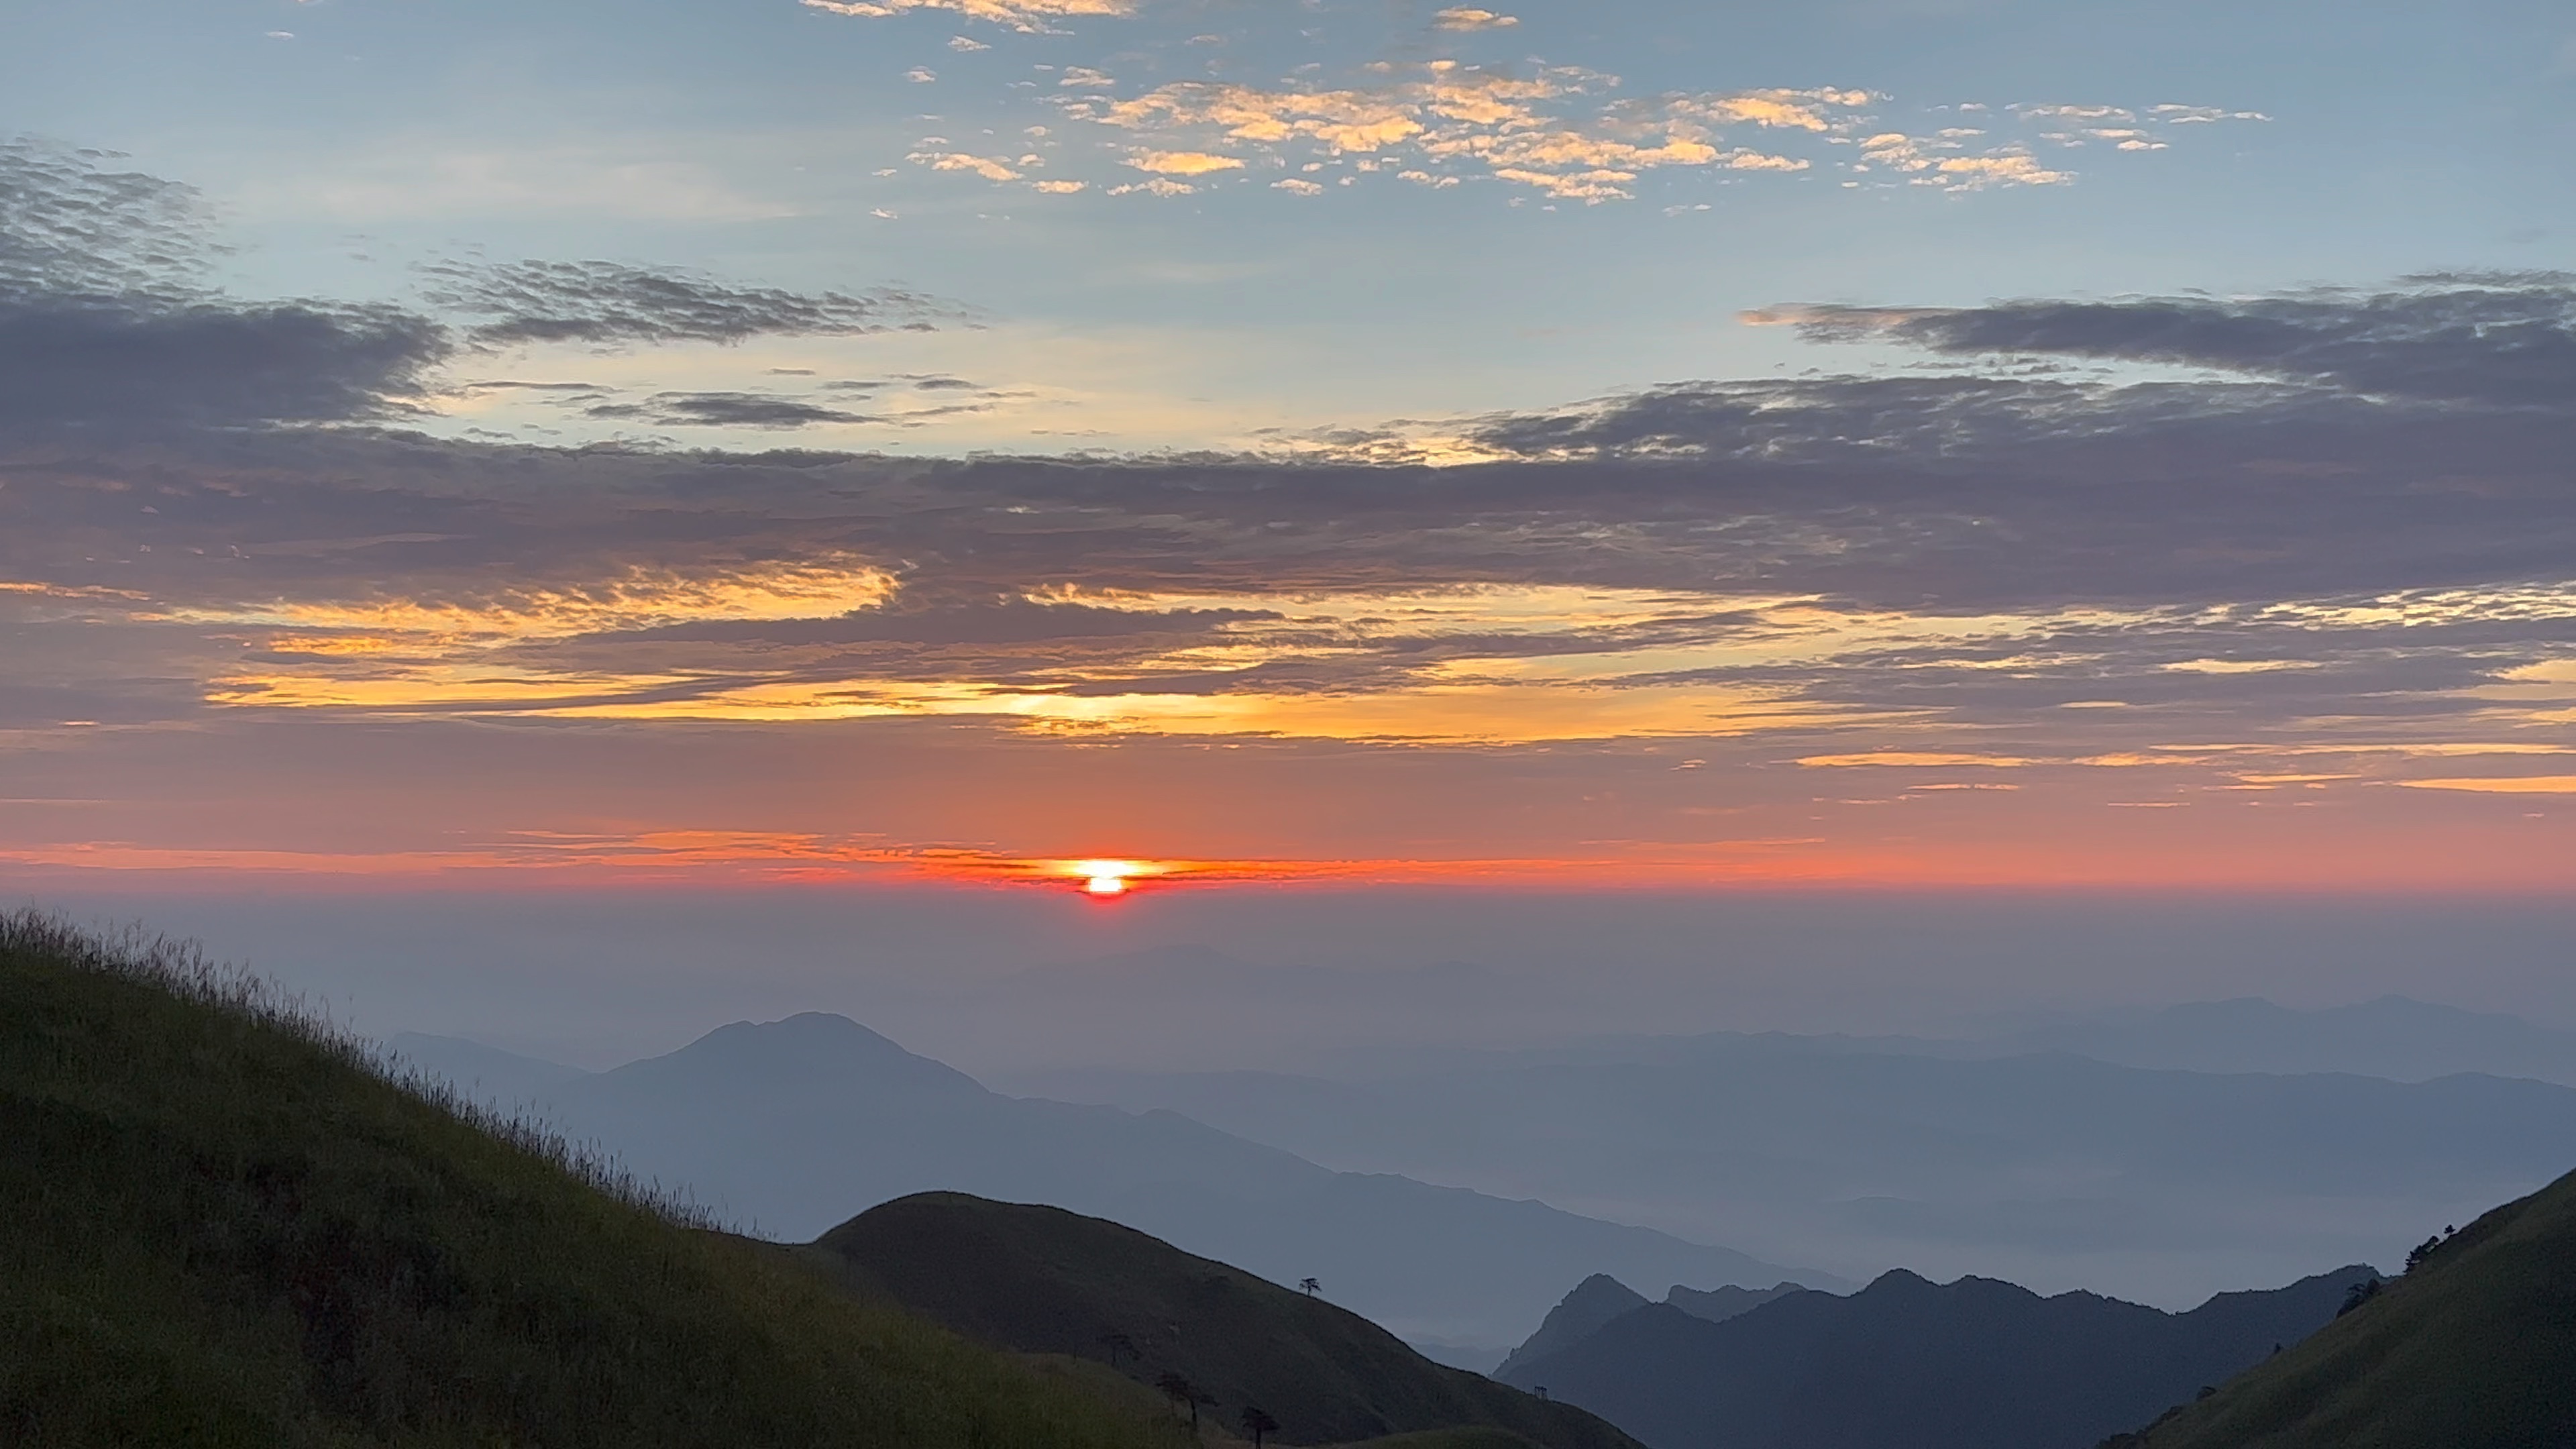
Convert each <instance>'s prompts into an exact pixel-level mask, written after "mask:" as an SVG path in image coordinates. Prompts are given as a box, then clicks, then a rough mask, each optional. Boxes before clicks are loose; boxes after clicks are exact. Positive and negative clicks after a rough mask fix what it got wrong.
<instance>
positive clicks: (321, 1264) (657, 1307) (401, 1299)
mask: <svg viewBox="0 0 2576 1449" xmlns="http://www.w3.org/2000/svg"><path fill="white" fill-rule="evenodd" d="M471 1116H472V1114H470V1113H466V1114H460V1113H459V1112H458V1111H457V1110H454V1109H453V1105H452V1104H443V1103H441V1102H439V1101H435V1100H431V1099H430V1098H429V1097H425V1096H423V1095H422V1094H420V1093H419V1092H416V1091H414V1090H411V1089H409V1088H407V1087H406V1086H404V1085H402V1084H399V1083H397V1082H394V1081H390V1080H388V1079H387V1078H386V1077H385V1076H383V1075H382V1074H381V1073H380V1072H379V1071H378V1070H376V1069H375V1066H374V1064H373V1062H372V1061H371V1060H370V1059H369V1058H368V1057H367V1056H366V1055H365V1054H364V1052H362V1051H361V1050H360V1049H359V1048H357V1047H355V1046H353V1045H352V1044H350V1043H349V1042H347V1041H345V1040H343V1039H341V1038H339V1037H337V1036H335V1035H333V1034H332V1033H331V1032H330V1031H328V1030H327V1029H326V1028H323V1027H320V1026H317V1025H316V1024H315V1023H314V1022H313V1021H312V1020H311V1019H309V1018H305V1017H301V1016H299V1015H297V1014H296V1013H295V1012H293V1011H291V1010H287V1009H284V1008H282V1007H281V1006H279V1005H278V1004H277V1003H276V1002H274V1001H273V1000H271V999H268V998H266V997H263V996H262V995H261V994H260V993H259V992H258V991H257V990H255V989H253V988H251V987H248V986H245V985H244V984H242V983H241V982H240V981H239V980H237V979H234V978H230V977H227V976H225V975H223V974H221V973H219V972H214V971H210V970H208V969H206V968H204V967H203V966H202V965H200V964H197V963H195V962H194V961H192V959H191V958H189V957H187V956H186V955H185V954H183V953H177V952H173V951H170V950H167V949H157V950H156V949H134V950H126V949H120V948H117V947H114V946H112V945H110V944H107V943H102V942H99V941H97V940H94V939H89V938H85V937H83V936H80V935H78V934H76V933H73V932H71V931H68V930H65V929H63V928H61V927H59V926H56V925H53V924H51V923H48V922H46V921H43V920H40V919H35V918H30V917H25V916H18V917H0V1144H5V1150H0V1222H5V1223H6V1224H7V1229H6V1231H0V1442H6V1443H8V1444H10V1445H12V1446H25V1449H52V1446H93V1445H104V1444H156V1445H158V1444H170V1445H177V1444H186V1445H210V1446H232V1445H239V1446H245V1449H249V1446H258V1449H270V1446H294V1449H305V1446H310V1449H336V1446H359V1445H390V1444H401V1445H418V1446H424V1449H428V1446H457V1449H464V1446H469V1445H473V1446H480V1445H491V1444H504V1443H508V1444H528V1445H537V1444H542V1445H545V1446H548V1449H588V1446H599V1449H609V1446H616V1449H629V1446H662V1445H671V1446H681V1445H715V1444H723V1445H741V1446H771V1445H777V1446H785V1445H800V1446H802V1445H815V1444H827V1443H828V1444H848V1445H882V1446H905V1449H910V1446H957V1449H966V1446H975V1449H989V1446H1004V1445H1009V1446H1028V1449H1038V1446H1049V1449H1053V1446H1097V1449H1112V1446H1118V1449H1127V1446H1154V1445H1170V1446H1177V1445H1179V1444H1182V1443H1184V1442H1185V1438H1184V1431H1183V1430H1182V1429H1179V1428H1176V1427H1175V1423H1176V1421H1175V1420H1174V1419H1172V1417H1171V1416H1169V1415H1168V1414H1166V1413H1163V1412H1160V1411H1159V1408H1158V1406H1156V1405H1154V1404H1152V1403H1150V1402H1148V1403H1144V1404H1142V1405H1138V1404H1136V1403H1133V1402H1121V1401H1118V1400H1116V1399H1113V1398H1110V1397H1104V1396H1102V1395H1100V1394H1098V1393H1095V1392H1092V1391H1089V1390H1087V1389H1084V1388H1082V1387H1081V1386H1080V1385H1079V1384H1078V1383H1077V1382H1076V1381H1074V1380H1072V1379H1070V1378H1068V1377H1067V1376H1065V1375H1063V1374H1057V1373H1049V1372H1045V1371H1043V1370H1041V1369H1040V1368H1037V1367H1035V1366H1032V1365H1030V1364H1028V1363H1025V1362H1023V1361H1021V1360H1019V1359H1017V1358H1014V1357H1012V1356H1010V1355H1007V1354H1002V1353H998V1352H995V1351H993V1350H992V1349H990V1348H987V1347H984V1346H981V1345H978V1344H975V1343H972V1342H970V1341H968V1340H966V1339H963V1338H961V1337H959V1336H957V1335H955V1334H953V1333H951V1332H949V1331H948V1330H946V1329H943V1328H940V1327H937V1326H935V1325H933V1324H931V1323H928V1322H926V1321H923V1320H921V1319H918V1318H915V1317H913V1316H911V1315H908V1314H905V1313H901V1312H898V1311H895V1310H892V1309H889V1308H885V1307H878V1306H870V1305H867V1304H864V1303H860V1302H856V1301H853V1300H852V1299H851V1298H849V1296H848V1295H846V1294H844V1293H842V1292H840V1291H838V1290H837V1289H835V1288H834V1287H833V1286H832V1285H831V1284H829V1283H828V1282H827V1281H825V1280H824V1279H823V1278H822V1277H821V1276H820V1275H818V1274H815V1273H814V1272H812V1271H811V1270H810V1269H806V1268H803V1267H800V1266H799V1265H797V1264H794V1263H791V1262H786V1261H782V1260H781V1258H780V1255H779V1254H778V1252H777V1250H775V1249H771V1248H768V1247H765V1246H763V1245H759V1244H753V1243H747V1242H743V1241H741V1240H738V1239H733V1238H729V1237H726V1236H724V1235H721V1234H717V1233H712V1232H707V1231H702V1230H694V1229H691V1228H689V1227H686V1226H683V1225H681V1224H680V1223H677V1222H674V1221H673V1220H672V1219H671V1217H670V1216H669V1215H668V1214H667V1213H666V1212H664V1211H661V1210H658V1209H657V1208H656V1207H655V1206H654V1205H653V1204H652V1203H651V1202H650V1201H648V1200H646V1199H645V1198H644V1197H643V1196H642V1195H640V1194H638V1193H636V1192H634V1191H632V1190H631V1184H621V1183H620V1182H619V1180H618V1179H617V1178H616V1177H615V1176H614V1174H613V1173H607V1172H604V1171H601V1170H598V1169H592V1170H590V1171H588V1172H587V1173H585V1172H582V1171H577V1170H574V1169H573V1168H568V1167H567V1165H566V1161H565V1159H564V1158H563V1156H562V1155H561V1154H560V1152H559V1150H557V1149H554V1148H553V1147H551V1146H550V1144H548V1143H546V1142H544V1141H543V1140H539V1139H536V1138H532V1137H530V1136H529V1135H528V1134H526V1133H523V1132H521V1133H513V1132H510V1131H508V1130H506V1127H505V1124H499V1123H495V1122H491V1121H488V1120H487V1121H484V1122H480V1123H478V1122H477V1121H475V1120H471ZM495 1126H504V1127H505V1130H502V1131H500V1132H498V1133H496V1132H495V1131H493V1130H490V1129H491V1128H493V1127H495ZM577 1165H578V1164H576V1166H577ZM621 1188H623V1189H625V1190H620V1189H621Z"/></svg>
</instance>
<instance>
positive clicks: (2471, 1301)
mask: <svg viewBox="0 0 2576 1449" xmlns="http://www.w3.org/2000/svg"><path fill="white" fill-rule="evenodd" d="M2110 1442H2111V1443H2112V1444H2115V1445H2120V1446H2122V1449H2141V1446H2143V1449H2576V1173H2571V1174H2569V1175H2568V1176H2566V1177H2562V1178H2560V1179H2559V1180H2558V1181H2556V1182H2555V1183H2552V1184H2550V1185H2549V1186H2548V1187H2546V1188H2543V1189H2541V1190H2540V1191H2539V1192H2537V1193H2534V1194H2532V1195H2531V1196H2530V1197H2527V1198H2523V1199H2522V1200H2520V1201H2518V1202H2513V1203H2508V1204H2506V1205H2505V1206H2503V1207H2500V1208H2497V1209H2496V1210H2495V1211H2493V1212H2491V1213H2488V1214H2487V1215H2486V1216H2485V1217H2482V1218H2480V1219H2478V1220H2477V1221H2476V1222H2475V1223H2472V1224H2470V1225H2469V1226H2468V1227H2466V1228H2464V1229H2462V1230H2461V1231H2460V1232H2459V1233H2458V1234H2457V1235H2455V1236H2453V1237H2452V1238H2450V1239H2448V1240H2447V1241H2445V1242H2444V1243H2443V1244H2442V1245H2441V1246H2440V1247H2438V1248H2436V1249H2435V1250H2434V1251H2433V1253H2432V1255H2431V1257H2430V1258H2428V1259H2427V1260H2426V1261H2425V1262H2424V1263H2423V1265H2422V1266H2420V1267H2418V1268H2416V1269H2414V1270H2413V1271H2412V1272H2409V1273H2408V1274H2407V1275H2406V1276H2404V1277H2403V1278H2398V1279H2394V1280H2391V1281H2390V1282H2389V1283H2388V1284H2387V1285H2386V1286H2385V1288H2383V1289H2382V1291H2381V1292H2380V1293H2379V1294H2378V1296H2377V1297H2375V1298H2372V1299H2371V1300H2370V1301H2368V1302H2366V1303H2364V1304H2362V1305H2361V1306H2360V1307H2358V1308H2356V1309H2354V1310H2353V1311H2352V1312H2350V1313H2347V1314H2345V1315H2343V1316H2342V1317H2341V1318H2338V1319H2336V1320H2335V1321H2334V1322H2333V1323H2331V1324H2329V1325H2327V1326H2326V1327H2325V1328H2323V1329H2321V1330H2319V1331H2318V1332H2317V1334H2316V1335H2315V1336H2314V1337H2312V1338H2310V1339H2308V1340H2307V1341H2306V1342H2304V1343H2301V1344H2300V1345H2298V1346H2297V1347H2295V1348H2293V1349H2291V1350H2289V1351H2288V1352H2286V1353H2283V1354H2281V1355H2279V1356H2278V1357H2276V1358H2273V1359H2271V1360H2269V1361H2268V1362H2266V1363H2264V1364H2263V1365H2261V1366H2260V1367H2257V1368H2255V1369H2252V1370H2250V1371H2248V1372H2246V1373H2243V1374H2240V1375H2238V1376H2237V1377H2236V1378H2234V1379H2231V1380H2229V1381H2228V1383H2227V1384H2226V1385H2225V1386H2224V1387H2222V1388H2221V1389H2220V1390H2219V1392H2218V1393H2216V1394H2214V1395H2212V1396H2210V1397H2209V1398H2206V1399H2203V1400H2201V1401H2200V1402H2198V1403H2196V1404H2193V1405H2190V1406H2188V1407H2186V1408H2184V1409H2181V1410H2179V1411H2177V1412H2176V1413H2174V1414H2173V1415H2172V1416H2171V1417H2169V1418H2167V1419H2165V1420H2163V1421H2161V1422H2159V1423H2157V1424H2156V1425H2155V1426H2153V1427H2152V1428H2151V1429H2149V1430H2147V1431H2146V1432H2145V1433H2143V1434H2138V1435H2122V1436H2119V1437H2118V1438H2116V1439H2114V1440H2112V1441H2110Z"/></svg>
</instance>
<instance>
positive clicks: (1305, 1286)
mask: <svg viewBox="0 0 2576 1449" xmlns="http://www.w3.org/2000/svg"><path fill="white" fill-rule="evenodd" d="M1297 1291H1298V1292H1300V1293H1303V1294H1305V1295H1306V1296H1307V1297H1309V1298H1312V1297H1314V1296H1315V1295H1316V1294H1318V1293H1321V1292H1323V1291H1324V1285H1323V1284H1322V1283H1321V1282H1318V1281H1317V1280H1315V1279H1313V1278H1300V1279H1298V1280H1297Z"/></svg>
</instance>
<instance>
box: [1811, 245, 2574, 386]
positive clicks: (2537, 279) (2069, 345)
mask: <svg viewBox="0 0 2576 1449" xmlns="http://www.w3.org/2000/svg"><path fill="white" fill-rule="evenodd" d="M2409 282H2410V283H2411V284H2410V285H2406V286H2403V287H2400V288H2397V289H2392V290H2388V291H2382V292H2375V293H2361V292H2354V291H2348V290H2321V291H2314V292H2306V293H2299V294H2294V295H2289V296H2277V297H2255V298H2247V299H2229V300H2220V299H2216V298H2208V297H2147V298H2138V299H2131V300H2123V301H2116V302H2062V301H2046V300H2040V301H2017V302H2002V303H1996V304H1994V305H1991V306H1986V307H1970V308H1951V309H1893V310H1890V309H1875V310H1874V309H1869V308H1858V307H1796V308H1784V309H1781V310H1780V311H1779V312H1778V313H1777V314H1776V315H1778V316H1779V317H1781V318H1784V319H1788V320H1794V321H1795V322H1797V324H1798V325H1799V326H1800V328H1801V329H1802V330H1803V331H1804V332H1805V333H1806V334H1807V335H1808V336H1809V337H1811V338H1814V339H1817V340H1821V341H1834V340H1847V339H1851V338H1855V337H1866V336H1883V337H1890V338H1894V339H1895V340H1898V341H1901V342H1905V343H1909V344H1912V345H1915V346H1919V347H1923V348H1927V349H1930V350H1932V351H1934V352H1941V353H1950V354H1969V355H1991V354H2005V353H2042V354H2060V355H2066V356H2075V357H2091V358H2103V359H2111V360H2120V361H2132V362H2161V363H2182V364H2191V365H2197V366H2203V367H2213V368H2223V369H2227V370H2229V371H2236V372H2247V373H2257V374H2262V375H2265V376H2272V377H2280V378H2285V379H2290V380H2295V381H2299V382H2308V383H2316V384H2322V385H2326V386H2331V387H2336V388H2343V389H2348V390H2351V391H2355V392H2362V393H2372V394H2379V395H2384V396H2391V397H2407V398H2428V399H2438V400H2443V401H2458V402H2485V403H2493V404H2499V405H2509V406H2526V407H2548V408H2566V407H2570V406H2576V276H2571V275H2569V274H2566V273H2555V272H2529V273H2493V274H2477V273H2470V274H2443V275H2428V276H2424V277H2419V278H2412V279H2409Z"/></svg>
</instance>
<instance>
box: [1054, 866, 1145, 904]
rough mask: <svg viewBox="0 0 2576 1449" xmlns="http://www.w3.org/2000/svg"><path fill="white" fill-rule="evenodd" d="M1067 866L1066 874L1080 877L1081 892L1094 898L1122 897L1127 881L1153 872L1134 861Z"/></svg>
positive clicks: (1125, 892)
mask: <svg viewBox="0 0 2576 1449" xmlns="http://www.w3.org/2000/svg"><path fill="white" fill-rule="evenodd" d="M1067 864H1068V868H1067V871H1066V873H1067V874H1069V875H1073V876H1077V877H1080V879H1081V881H1082V888H1083V890H1084V891H1085V892H1086V893H1088V894H1090V895H1095V896H1123V895H1125V894H1127V883H1128V882H1129V881H1131V880H1133V879H1135V878H1136V877H1137V876H1140V875H1145V874H1148V873H1150V872H1151V871H1152V870H1153V867H1151V866H1148V865H1146V864H1144V863H1143V862H1141V861H1134V860H1077V861H1071V862H1068V863H1067Z"/></svg>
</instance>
